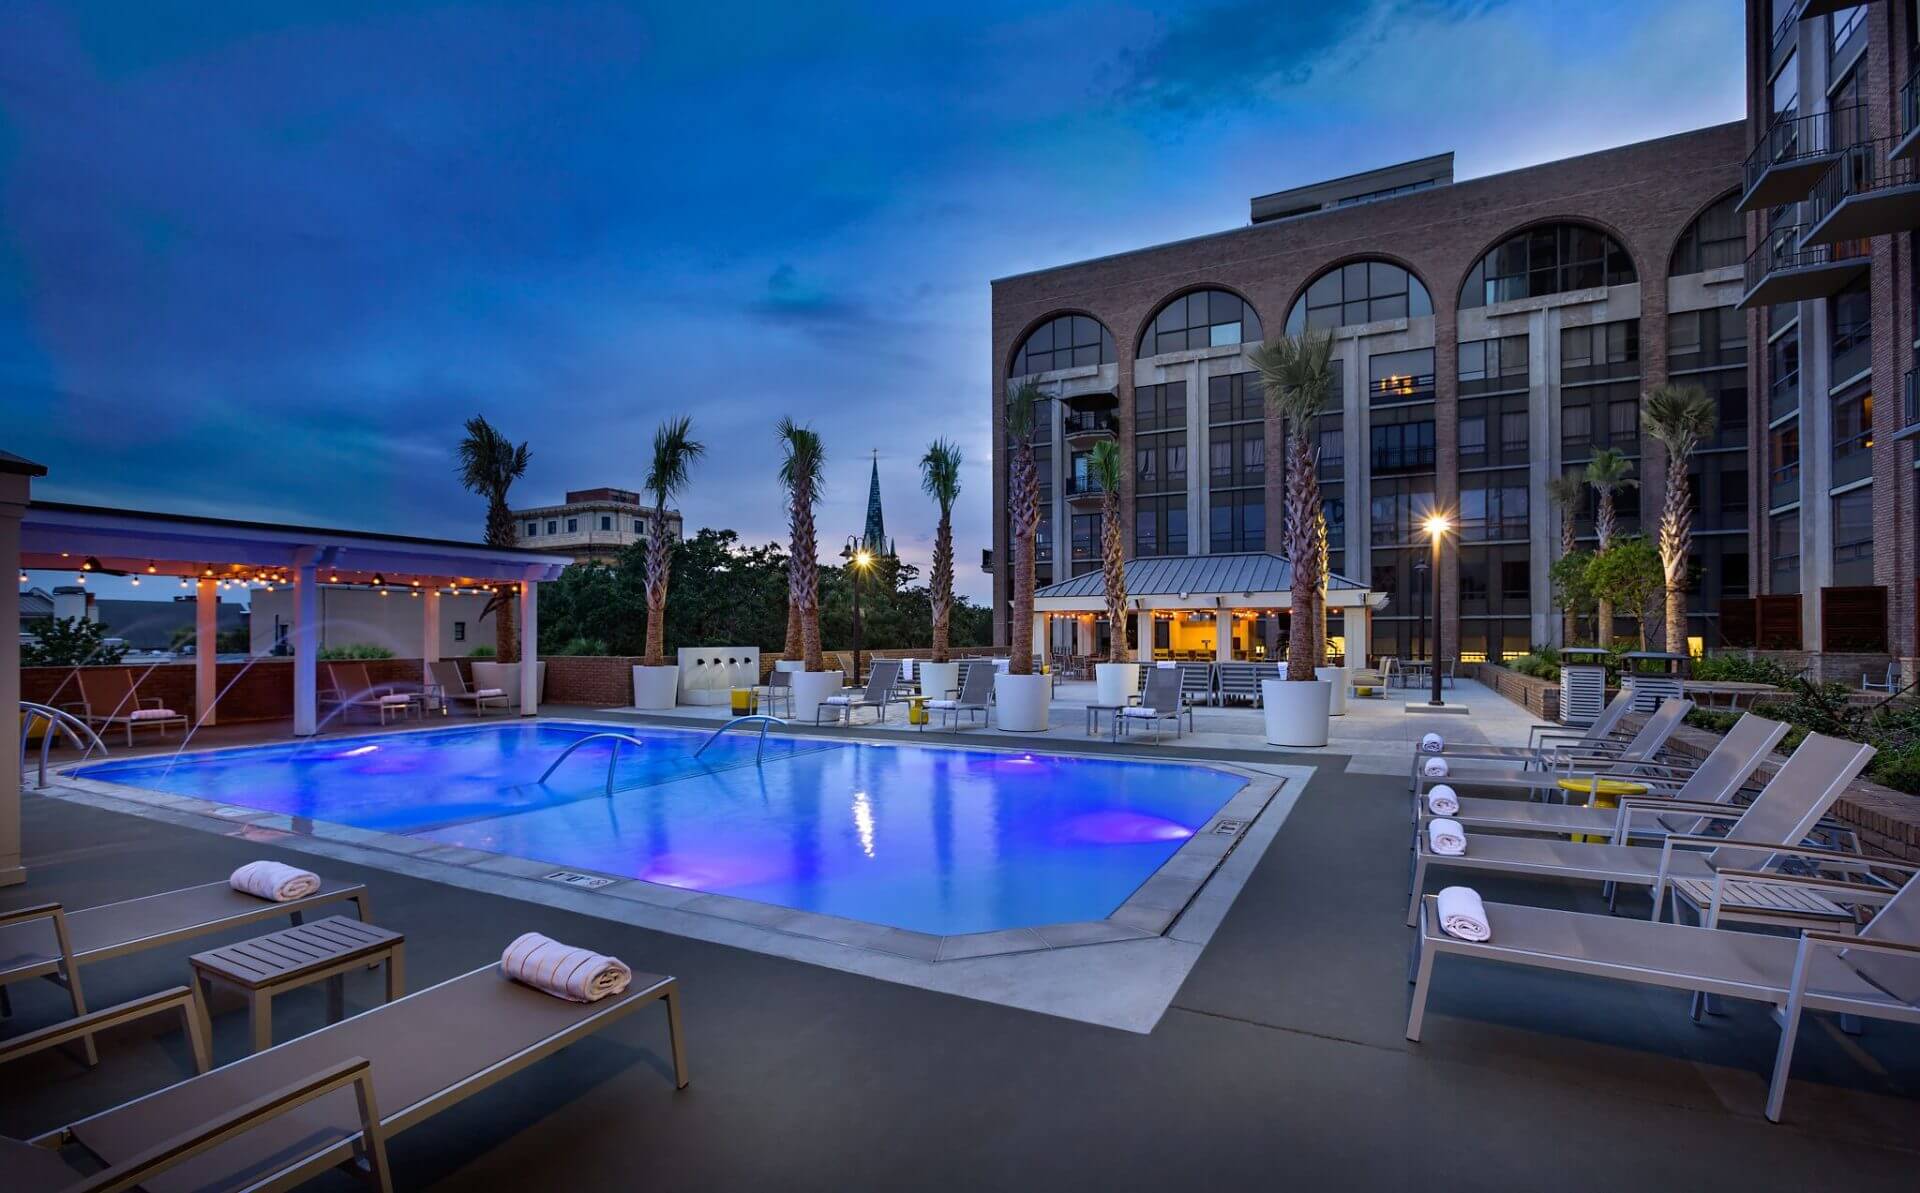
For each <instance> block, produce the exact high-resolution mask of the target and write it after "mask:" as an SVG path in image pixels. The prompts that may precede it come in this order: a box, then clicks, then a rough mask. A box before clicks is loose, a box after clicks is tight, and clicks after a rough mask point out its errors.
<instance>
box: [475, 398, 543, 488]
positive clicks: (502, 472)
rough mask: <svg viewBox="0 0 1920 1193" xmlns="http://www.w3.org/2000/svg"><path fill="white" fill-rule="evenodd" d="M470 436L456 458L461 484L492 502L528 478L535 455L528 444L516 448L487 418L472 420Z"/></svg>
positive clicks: (478, 417)
mask: <svg viewBox="0 0 1920 1193" xmlns="http://www.w3.org/2000/svg"><path fill="white" fill-rule="evenodd" d="M466 432H467V434H466V438H464V439H462V440H461V441H460V447H459V449H458V451H457V453H456V455H457V458H458V461H459V469H458V471H459V473H460V484H461V486H462V487H464V488H465V489H467V490H468V491H469V492H472V493H477V494H479V495H480V496H482V497H487V498H492V497H495V496H498V495H500V494H503V493H505V492H506V489H507V487H508V486H509V485H511V484H512V483H513V482H514V481H516V480H519V479H520V478H521V477H522V476H524V475H525V474H526V471H527V463H528V461H530V460H531V459H532V458H533V453H532V452H530V451H529V450H528V449H527V445H526V444H524V443H522V444H520V445H519V446H518V447H516V446H514V443H513V441H512V440H511V439H508V438H507V437H506V436H505V435H503V434H501V433H500V430H499V429H498V428H497V427H495V426H494V425H493V424H492V423H490V422H488V421H487V420H486V416H485V415H480V414H476V415H474V416H473V417H472V418H470V419H468V420H467V425H466Z"/></svg>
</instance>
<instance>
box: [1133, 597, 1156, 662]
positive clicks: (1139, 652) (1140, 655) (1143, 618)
mask: <svg viewBox="0 0 1920 1193" xmlns="http://www.w3.org/2000/svg"><path fill="white" fill-rule="evenodd" d="M1133 657H1134V658H1136V659H1139V660H1140V661H1141V662H1143V663H1151V662H1153V610H1151V609H1142V610H1140V611H1139V612H1137V613H1135V614H1134V615H1133Z"/></svg>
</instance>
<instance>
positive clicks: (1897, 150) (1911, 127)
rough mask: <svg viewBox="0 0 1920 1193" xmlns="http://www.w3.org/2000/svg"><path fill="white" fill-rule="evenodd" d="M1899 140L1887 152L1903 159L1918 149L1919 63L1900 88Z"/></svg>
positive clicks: (1919, 111)
mask: <svg viewBox="0 0 1920 1193" xmlns="http://www.w3.org/2000/svg"><path fill="white" fill-rule="evenodd" d="M1898 117H1899V120H1900V139H1899V140H1897V141H1895V142H1894V145H1893V148H1892V149H1891V150H1889V152H1890V153H1891V154H1892V155H1893V156H1894V157H1905V156H1907V155H1909V154H1911V153H1913V152H1914V150H1915V149H1916V148H1920V62H1916V63H1915V64H1914V67H1913V71H1912V73H1910V74H1908V75H1907V81H1906V82H1905V83H1903V84H1901V86H1900V107H1899V112H1898Z"/></svg>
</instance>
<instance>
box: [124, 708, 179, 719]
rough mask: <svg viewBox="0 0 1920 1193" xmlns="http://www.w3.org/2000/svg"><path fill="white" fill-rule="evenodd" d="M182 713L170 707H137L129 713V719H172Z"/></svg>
mask: <svg viewBox="0 0 1920 1193" xmlns="http://www.w3.org/2000/svg"><path fill="white" fill-rule="evenodd" d="M179 715H180V714H179V713H177V712H175V711H173V710H172V709H170V708H136V709H134V710H133V711H132V712H130V713H128V714H127V720H129V721H170V720H172V719H173V718H175V717H177V716H179Z"/></svg>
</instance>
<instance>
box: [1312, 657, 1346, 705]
mask: <svg viewBox="0 0 1920 1193" xmlns="http://www.w3.org/2000/svg"><path fill="white" fill-rule="evenodd" d="M1313 673H1314V675H1316V676H1317V677H1319V678H1321V679H1324V680H1326V681H1327V682H1328V683H1330V684H1332V685H1333V693H1332V695H1330V696H1329V697H1328V699H1327V715H1328V716H1334V717H1344V716H1346V715H1347V669H1346V668H1345V667H1315V668H1314V669H1313Z"/></svg>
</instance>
